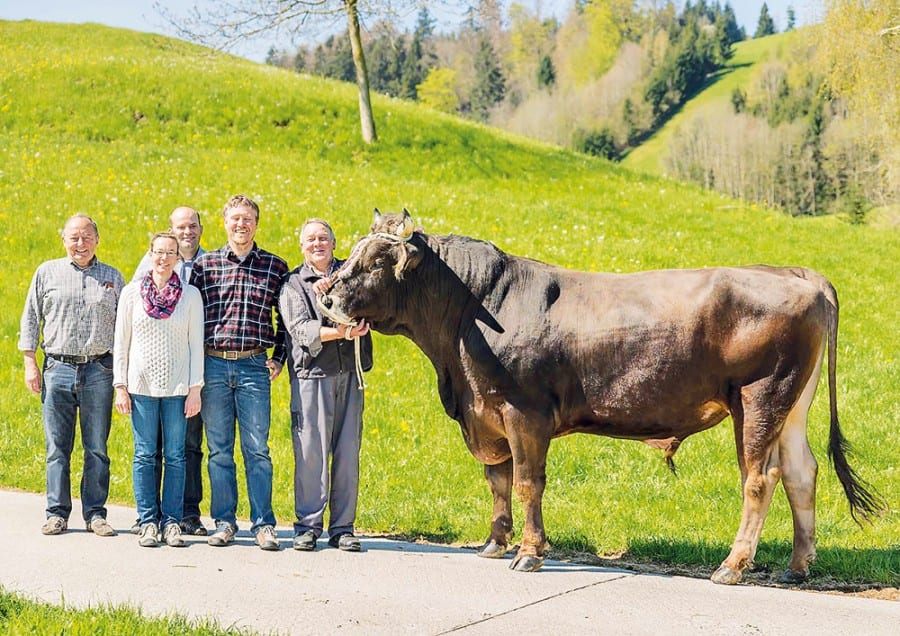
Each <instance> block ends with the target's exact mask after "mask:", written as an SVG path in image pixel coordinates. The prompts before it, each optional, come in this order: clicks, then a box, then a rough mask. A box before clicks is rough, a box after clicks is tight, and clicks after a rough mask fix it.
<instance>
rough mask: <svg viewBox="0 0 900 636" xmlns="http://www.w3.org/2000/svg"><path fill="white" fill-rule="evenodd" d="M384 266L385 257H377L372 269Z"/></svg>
mask: <svg viewBox="0 0 900 636" xmlns="http://www.w3.org/2000/svg"><path fill="white" fill-rule="evenodd" d="M383 267H384V259H383V258H381V257H378V258H376V259H375V263H374V264H373V265H372V269H373V270H376V269H381V268H383Z"/></svg>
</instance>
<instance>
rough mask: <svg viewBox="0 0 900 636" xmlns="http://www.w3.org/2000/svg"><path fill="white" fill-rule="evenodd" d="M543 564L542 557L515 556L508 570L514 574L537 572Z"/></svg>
mask: <svg viewBox="0 0 900 636" xmlns="http://www.w3.org/2000/svg"><path fill="white" fill-rule="evenodd" d="M543 564H544V557H539V556H533V555H519V554H517V555H516V556H515V558H514V559H513V560H512V563H510V564H509V569H510V570H515V571H516V572H537V571H538V570H539V569H540V567H541V566H542V565H543Z"/></svg>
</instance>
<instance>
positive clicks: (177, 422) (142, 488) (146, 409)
mask: <svg viewBox="0 0 900 636" xmlns="http://www.w3.org/2000/svg"><path fill="white" fill-rule="evenodd" d="M131 428H132V431H133V432H134V463H133V465H132V475H133V480H134V500H135V503H136V504H137V511H138V521H139V522H140V523H141V525H143V524H145V523H156V524H159V525H160V526H163V527H165V526H167V525H168V524H170V523H178V522H179V521H181V512H182V507H183V506H184V437H185V431H186V430H187V420H186V419H185V417H184V396H176V397H165V398H157V397H149V396H146V395H132V396H131ZM160 428H162V449H163V477H162V497H160V496H159V491H158V485H157V484H158V482H157V480H156V455H157V450H156V449H157V445H158V444H159V434H160Z"/></svg>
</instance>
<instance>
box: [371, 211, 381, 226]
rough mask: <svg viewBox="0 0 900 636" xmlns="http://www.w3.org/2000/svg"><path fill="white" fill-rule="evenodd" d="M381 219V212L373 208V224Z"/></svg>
mask: <svg viewBox="0 0 900 636" xmlns="http://www.w3.org/2000/svg"><path fill="white" fill-rule="evenodd" d="M380 218H381V211H380V210H379V209H378V208H375V217H374V221H373V223H377V222H378V220H379V219H380Z"/></svg>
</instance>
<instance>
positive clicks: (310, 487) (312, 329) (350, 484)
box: [279, 219, 372, 552]
mask: <svg viewBox="0 0 900 636" xmlns="http://www.w3.org/2000/svg"><path fill="white" fill-rule="evenodd" d="M334 247H335V238H334V232H333V231H332V229H331V226H330V225H329V224H328V223H327V222H326V221H324V220H322V219H310V220H308V221H307V222H306V223H304V224H303V228H302V230H301V232H300V249H301V250H302V251H303V256H304V259H305V261H304V263H303V265H302V266H300V267H298V268H297V269H295V270H294V271H293V272H291V275H290V276H288V278H287V280H286V281H285V283H284V286H283V287H282V290H281V299H280V305H279V306H280V307H281V312H282V316H283V319H284V324H285V326H286V328H287V331H288V336H289V337H288V342H289V343H290V345H291V359H292V361H293V367H292V368H291V370H290V371H291V438H292V439H293V445H294V512H295V514H296V515H297V520H296V521H295V522H294V540H293V547H294V549H295V550H303V551H311V550H314V549H315V547H316V541H317V540H318V538H319V536H321V534H322V531H323V529H324V528H323V518H324V514H325V506H326V504H327V505H328V507H329V510H330V514H329V519H328V521H329V524H328V543H329V545H331V546H333V547H336V548H338V549H341V550H346V551H350V552H356V551H358V550H359V549H360V543H359V539H357V538H356V537H355V536H354V534H353V533H354V523H355V521H356V501H357V496H358V493H359V448H360V442H361V440H362V415H363V405H364V402H365V393H364V392H363V389H362V378H361V377H359V373H361V372H362V371H368V370H369V369H371V368H372V336H371V335H370V334H369V325H368V324H366V322H365V321H362V322H360V323H359V324H358V325H353V326H351V325H336V324H335V323H333V322H332V321H330V320H328V319H327V318H325V317H323V316H322V314H321V311H320V310H319V308H318V307H317V306H316V295H317V292H318V291H319V289H320V288H321V287H318V285H320V284H321V283H322V282H323V281H325V280H326V279H327V278H328V277H329V276H331V275H332V274H333V273H334V272H335V271H336V270H337V269H338V268H339V267H340V266H341V264H342V262H343V261H339V260H337V259H335V258H334ZM355 338H360V341H359V343H358V344H359V361H358V362H359V364H358V366H357V360H356V359H355V358H356V347H355V344H357V343H354V342H353V340H354V339H355ZM329 457H330V458H331V462H330V464H329Z"/></svg>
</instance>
